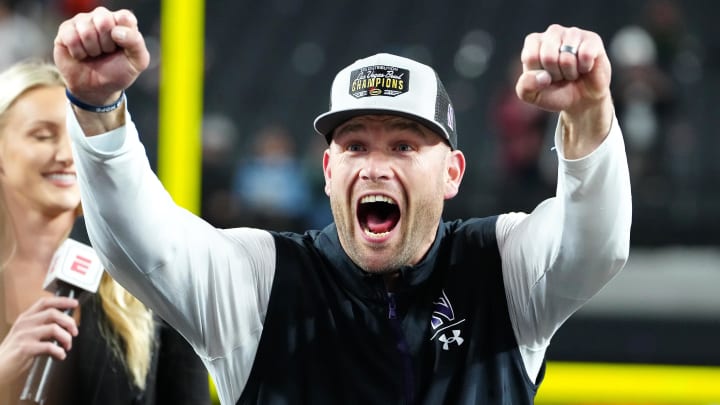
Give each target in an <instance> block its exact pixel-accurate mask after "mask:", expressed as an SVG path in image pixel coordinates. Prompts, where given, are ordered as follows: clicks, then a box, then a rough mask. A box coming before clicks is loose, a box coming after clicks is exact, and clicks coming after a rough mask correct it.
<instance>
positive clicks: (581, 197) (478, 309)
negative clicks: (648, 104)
mask: <svg viewBox="0 0 720 405" xmlns="http://www.w3.org/2000/svg"><path fill="white" fill-rule="evenodd" d="M54 54H55V61H56V63H57V65H58V67H59V68H60V70H61V72H62V73H63V75H64V76H65V78H66V80H67V83H68V98H69V100H70V106H69V109H68V121H69V126H70V131H71V134H72V137H73V142H74V148H75V153H76V163H77V166H78V172H79V176H80V181H81V187H80V189H81V190H82V192H83V193H84V194H83V195H82V198H83V199H84V200H86V201H92V204H86V206H87V207H88V210H87V212H86V213H85V214H86V220H87V226H88V229H89V233H90V237H91V239H92V242H93V245H94V246H95V247H96V248H97V250H98V252H99V254H100V255H101V257H102V258H103V260H104V263H105V264H106V266H107V268H108V269H109V270H110V271H111V272H112V274H113V276H114V277H115V278H116V279H117V280H118V281H120V282H121V283H122V284H123V285H124V286H125V287H126V288H128V290H130V291H131V292H132V293H133V294H135V295H136V296H138V297H139V298H141V299H142V300H143V301H144V302H145V303H147V305H149V306H150V307H152V308H153V309H154V310H155V311H156V312H158V313H159V314H160V315H161V316H162V317H163V318H165V319H166V320H167V321H168V322H169V323H170V324H171V325H173V326H174V327H175V328H177V329H178V330H179V331H180V332H181V333H182V334H183V335H184V336H185V337H186V338H187V339H188V340H189V341H190V343H191V344H192V345H193V346H194V347H195V349H196V351H197V352H198V353H199V354H200V356H201V357H202V358H203V359H204V361H205V364H206V365H207V367H208V369H209V370H210V373H211V374H212V377H213V379H214V381H215V383H216V384H217V387H218V392H219V396H220V398H221V401H222V402H223V403H224V404H232V403H243V404H246V403H310V404H324V403H328V404H337V403H372V404H387V403H422V404H438V403H451V404H476V403H478V404H479V403H482V404H514V405H516V404H528V403H532V402H533V398H534V396H535V392H536V389H537V385H538V384H539V383H540V382H541V380H542V376H543V364H544V353H545V350H546V348H547V346H548V343H549V341H550V338H551V337H552V335H553V333H554V332H555V331H556V330H557V328H558V327H559V326H560V325H561V324H562V323H563V322H564V321H565V320H566V319H567V318H568V317H569V316H570V315H571V314H572V313H573V312H574V311H576V310H577V309H578V308H579V307H580V306H581V305H582V304H583V303H585V302H586V301H587V300H588V299H590V297H591V296H592V295H594V294H595V293H596V292H597V291H598V290H599V289H600V288H602V287H603V286H604V285H605V284H606V283H607V282H608V281H609V280H610V279H611V278H612V277H613V276H614V275H615V274H617V272H618V271H619V270H620V269H621V268H622V267H623V265H624V263H625V261H626V259H627V255H628V249H629V233H630V222H631V200H630V184H629V177H628V168H627V161H626V157H625V151H624V145H623V141H622V135H621V133H620V129H619V127H618V125H617V122H616V120H615V118H614V112H613V105H612V100H611V96H610V91H609V83H610V70H611V69H610V63H609V61H608V59H607V56H606V53H605V50H604V48H603V44H602V41H601V39H600V38H599V37H598V35H596V34H595V33H592V32H588V31H584V30H580V29H578V28H566V27H562V26H559V25H552V26H550V27H548V29H547V30H546V31H545V32H543V33H535V34H530V35H529V36H528V37H527V39H526V41H525V46H524V49H523V52H522V62H523V65H524V69H523V70H524V71H523V73H522V75H521V76H520V78H519V80H518V84H517V92H518V95H519V96H520V97H521V98H522V99H523V100H525V101H527V102H530V103H533V104H535V105H537V106H538V107H539V108H544V109H547V110H550V111H557V112H560V121H559V125H558V129H557V134H556V138H555V140H556V148H557V151H558V155H559V160H560V168H559V175H558V191H557V196H556V197H554V198H551V199H549V200H547V201H545V202H543V203H542V204H540V205H539V206H538V207H537V209H535V210H534V212H533V213H532V214H530V215H527V214H523V213H511V214H505V215H499V216H493V217H488V218H475V219H470V220H465V221H460V220H458V221H454V222H444V221H443V220H442V219H441V212H442V209H443V202H444V200H446V199H449V198H452V197H454V196H455V195H456V194H457V192H458V188H459V186H460V182H461V180H462V177H463V173H464V171H465V157H464V156H463V154H462V152H460V151H459V150H458V149H457V134H456V129H455V120H454V115H453V110H452V104H451V103H450V100H449V99H448V97H447V94H446V93H445V91H444V89H443V86H442V84H441V82H440V81H439V79H438V78H437V75H436V74H435V72H434V71H433V70H432V69H431V68H430V67H428V66H425V65H422V64H420V63H417V62H415V61H412V60H409V59H405V58H401V57H398V56H394V55H388V54H378V55H374V56H370V57H368V58H365V59H360V60H358V61H357V62H355V63H354V64H352V65H350V66H348V67H347V68H345V69H343V70H342V71H341V72H340V73H339V74H338V75H337V77H336V78H335V81H334V82H333V85H332V94H331V103H332V104H331V108H330V111H329V112H327V113H325V114H322V115H320V116H319V117H318V118H317V119H316V120H315V128H316V130H317V131H318V132H319V133H321V134H323V135H324V136H325V137H326V139H327V140H328V142H329V147H328V150H327V151H326V152H325V154H324V157H323V169H324V174H325V180H326V185H325V191H326V193H327V195H328V196H329V197H330V202H331V206H332V210H333V216H334V219H335V223H334V224H332V225H331V226H329V227H327V228H326V229H324V230H322V231H309V232H307V233H306V234H304V235H297V234H287V233H286V234H280V233H275V232H268V231H264V230H259V229H249V228H240V229H229V230H218V229H215V228H213V227H211V226H210V225H208V224H207V223H205V222H204V221H203V220H201V219H200V218H198V217H196V216H194V215H192V214H191V213H189V212H187V211H185V210H183V209H181V208H179V207H177V206H176V205H175V204H174V203H173V202H172V200H171V198H170V196H169V195H168V194H167V193H166V192H165V190H164V189H163V188H162V186H161V184H160V182H159V181H158V179H157V178H156V177H155V175H154V174H153V173H152V171H151V169H150V166H149V164H148V162H147V159H146V157H145V153H144V150H143V148H142V145H141V143H140V141H139V138H138V134H137V130H136V129H135V127H134V126H133V123H132V121H130V118H129V115H127V113H126V111H125V108H124V94H123V90H124V89H126V88H128V87H129V86H130V85H131V84H132V83H133V81H134V80H135V79H136V78H137V77H138V75H139V74H140V72H142V71H143V69H145V67H146V66H147V65H148V59H149V56H148V52H147V49H146V48H145V44H144V41H143V38H142V36H141V34H140V33H139V31H138V29H137V21H136V19H135V17H134V16H133V15H132V14H131V13H130V12H129V11H126V10H121V11H116V12H110V11H108V10H106V9H104V8H98V9H96V10H94V11H93V12H92V13H89V14H79V15H77V16H75V17H74V18H72V19H70V20H68V21H66V22H64V23H63V24H62V25H61V26H60V28H59V30H58V34H57V38H56V40H55V51H54ZM121 269H124V270H121ZM127 269H134V270H132V271H131V270H127Z"/></svg>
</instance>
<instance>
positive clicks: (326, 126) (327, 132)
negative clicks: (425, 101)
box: [314, 108, 455, 149]
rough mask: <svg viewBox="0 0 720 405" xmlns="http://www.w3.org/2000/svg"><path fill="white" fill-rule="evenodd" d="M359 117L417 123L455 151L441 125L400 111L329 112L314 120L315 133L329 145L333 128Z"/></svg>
mask: <svg viewBox="0 0 720 405" xmlns="http://www.w3.org/2000/svg"><path fill="white" fill-rule="evenodd" d="M360 115H396V116H399V117H405V118H408V119H411V120H414V121H418V122H420V123H421V124H423V125H425V126H426V127H428V128H429V129H430V130H431V131H433V132H435V133H437V134H438V136H440V137H441V138H442V139H443V140H444V141H445V143H447V144H448V145H450V147H451V148H453V149H455V146H453V145H452V144H451V143H450V137H449V135H448V133H447V131H446V130H445V128H443V126H442V125H440V124H438V123H437V122H434V121H430V120H428V119H427V118H424V117H421V116H419V115H416V114H412V113H409V112H407V111H402V110H390V109H386V108H377V109H375V108H358V109H350V110H342V111H330V112H326V113H324V114H321V115H319V116H318V117H317V118H315V122H314V126H315V131H317V133H318V134H320V135H323V136H324V137H325V139H326V140H327V142H328V143H330V141H331V140H332V133H333V131H334V130H335V128H337V127H339V126H340V125H341V124H342V123H344V122H345V121H347V120H349V119H351V118H354V117H357V116H360Z"/></svg>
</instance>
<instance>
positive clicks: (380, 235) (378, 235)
mask: <svg viewBox="0 0 720 405" xmlns="http://www.w3.org/2000/svg"><path fill="white" fill-rule="evenodd" d="M363 231H364V232H365V235H367V236H369V237H371V238H378V239H380V238H383V237H385V236H387V234H389V233H390V232H380V233H375V232H373V231H371V230H370V229H368V228H363Z"/></svg>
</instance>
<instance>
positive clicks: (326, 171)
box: [322, 149, 332, 197]
mask: <svg viewBox="0 0 720 405" xmlns="http://www.w3.org/2000/svg"><path fill="white" fill-rule="evenodd" d="M322 164H323V175H324V176H325V194H326V195H327V196H328V197H330V179H331V178H332V170H331V169H330V149H325V152H324V153H323V163H322Z"/></svg>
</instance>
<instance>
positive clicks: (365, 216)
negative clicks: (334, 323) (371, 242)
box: [357, 194, 400, 238]
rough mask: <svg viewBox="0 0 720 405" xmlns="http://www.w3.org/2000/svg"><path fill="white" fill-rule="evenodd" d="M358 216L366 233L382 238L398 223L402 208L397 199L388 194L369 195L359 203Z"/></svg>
mask: <svg viewBox="0 0 720 405" xmlns="http://www.w3.org/2000/svg"><path fill="white" fill-rule="evenodd" d="M357 217H358V221H359V222H360V226H361V227H362V229H363V231H364V232H365V234H366V235H368V236H370V237H373V238H381V237H383V236H385V235H387V234H388V232H390V231H392V230H393V228H395V225H397V223H398V221H399V220H400V209H399V208H398V205H397V203H396V202H395V200H393V199H392V198H390V197H388V196H385V195H380V194H375V195H367V196H365V197H363V198H362V199H361V200H360V204H358V208H357Z"/></svg>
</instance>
